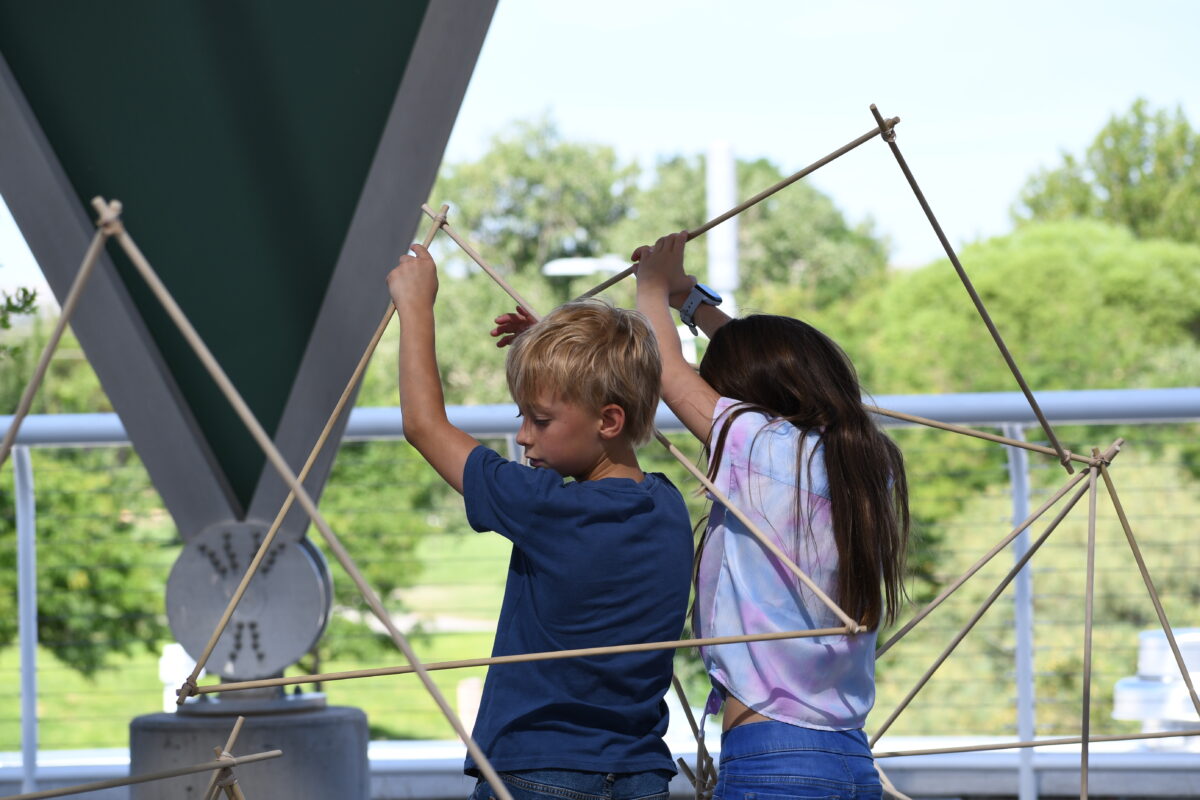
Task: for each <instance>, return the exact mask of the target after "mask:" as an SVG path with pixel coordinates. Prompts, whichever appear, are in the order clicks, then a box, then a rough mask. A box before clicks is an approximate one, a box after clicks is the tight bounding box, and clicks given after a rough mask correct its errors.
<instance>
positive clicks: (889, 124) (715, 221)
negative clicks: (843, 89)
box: [579, 117, 900, 299]
mask: <svg viewBox="0 0 1200 800" xmlns="http://www.w3.org/2000/svg"><path fill="white" fill-rule="evenodd" d="M899 124H900V118H899V117H892V118H891V119H889V120H885V121H884V122H883V123H881V124H880V126H879V127H876V128H872V129H871V130H869V131H867V132H866V133H864V134H863V135H862V136H860V137H858V138H857V139H855V140H854V141H852V142H850V143H849V144H846V145H843V146H842V147H839V148H838V149H837V150H834V151H833V152H832V153H830V154H829V155H827V156H824V157H823V158H819V159H817V160H816V161H814V162H813V163H811V164H809V165H808V166H807V167H804V168H803V169H801V170H798V171H796V172H794V173H792V174H791V175H789V176H788V177H786V178H784V179H783V180H781V181H779V182H778V183H776V184H774V185H772V186H769V187H768V188H766V189H763V190H762V191H761V192H759V193H758V194H756V195H754V197H751V198H750V199H748V200H745V201H743V202H741V203H739V204H738V205H736V206H734V207H733V208H731V209H729V210H728V211H726V212H725V213H724V214H721V215H719V216H716V217H713V218H712V219H710V220H709V221H708V222H706V223H704V224H703V225H701V226H700V227H699V228H696V229H695V230H689V231H688V236H687V238H688V241H689V242H690V241H691V240H692V239H695V238H696V237H697V236H699V235H700V234H702V233H707V232H708V231H709V230H711V229H712V228H715V227H716V226H718V225H720V224H721V223H722V222H724V221H725V220H727V219H731V218H732V217H736V216H737V215H738V214H740V213H742V212H743V211H745V210H746V209H747V208H750V207H751V206H753V205H757V204H758V203H761V202H762V201H763V200H766V199H767V198H768V197H770V196H771V195H773V194H775V193H776V192H778V191H779V190H780V189H786V188H787V187H789V186H791V185H792V184H793V183H795V182H796V181H798V180H800V179H801V178H803V177H805V176H807V175H809V174H811V173H813V172H816V171H817V170H818V169H820V168H821V167H823V166H825V165H826V164H828V163H829V162H830V161H833V160H834V159H836V158H839V157H841V156H844V155H845V154H846V153H849V152H850V151H851V150H853V149H854V148H856V147H858V146H859V145H861V144H866V143H867V142H869V141H871V140H872V139H874V138H875V137H876V136H879V134H880V131H881V130H882V129H885V128H886V129H887V130H891V129H892V128H894V127H895V126H897V125H899ZM636 270H637V266H636V265H630V266H629V267H626V268H625V269H624V270H623V271H621V272H618V273H617V274H616V275H613V276H612V277H611V278H609V279H608V280H606V281H604V282H603V283H600V284H598V285H596V286H593V287H592V288H591V289H588V290H587V291H586V292H584V293H583V294H581V295H580V296H579V297H580V299H582V298H584V297H594V296H596V295H598V294H600V292H602V291H604V290H605V289H607V288H608V287H610V286H612V285H614V284H617V283H620V282H621V281H623V280H625V279H626V278H628V277H629V276H630V275H632V274H633V273H634V272H635V271H636Z"/></svg>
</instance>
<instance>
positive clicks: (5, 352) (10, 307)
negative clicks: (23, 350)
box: [0, 287, 37, 363]
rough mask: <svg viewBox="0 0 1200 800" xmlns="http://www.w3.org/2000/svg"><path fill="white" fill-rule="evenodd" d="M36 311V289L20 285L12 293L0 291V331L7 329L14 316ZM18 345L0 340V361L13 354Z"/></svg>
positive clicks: (9, 328)
mask: <svg viewBox="0 0 1200 800" xmlns="http://www.w3.org/2000/svg"><path fill="white" fill-rule="evenodd" d="M36 311H37V291H36V290H34V289H27V288H25V287H21V288H19V289H17V290H16V291H15V292H13V293H11V294H10V293H9V292H3V291H0V332H5V331H9V330H11V329H12V326H13V318H14V317H22V316H28V315H30V314H33V313H34V312H36ZM6 338H7V337H6ZM19 347H20V345H13V344H9V343H8V342H7V341H0V363H3V361H4V360H5V359H6V357H7V356H11V355H12V354H13V350H14V348H19Z"/></svg>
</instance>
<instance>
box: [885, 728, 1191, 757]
mask: <svg viewBox="0 0 1200 800" xmlns="http://www.w3.org/2000/svg"><path fill="white" fill-rule="evenodd" d="M1176 736H1200V729H1195V730H1187V731H1157V732H1155V733H1131V734H1119V733H1118V734H1106V735H1103V736H1093V737H1091V741H1093V742H1137V741H1141V740H1143V739H1173V738H1175V737H1176ZM1082 743H1083V738H1082V737H1079V736H1071V737H1065V738H1059V739H1037V740H1034V741H1032V742H997V743H995V744H968V745H962V746H960V747H933V748H930V749H928V750H895V751H890V752H886V753H874V754H873V755H874V756H875V758H900V757H902V756H933V755H941V754H943V753H983V752H987V751H989V750H1015V749H1018V748H1022V747H1055V746H1059V745H1072V744H1082Z"/></svg>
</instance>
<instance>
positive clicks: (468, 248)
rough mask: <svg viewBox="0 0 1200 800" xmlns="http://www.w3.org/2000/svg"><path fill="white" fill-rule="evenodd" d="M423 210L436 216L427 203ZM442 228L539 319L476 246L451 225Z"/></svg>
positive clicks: (481, 267)
mask: <svg viewBox="0 0 1200 800" xmlns="http://www.w3.org/2000/svg"><path fill="white" fill-rule="evenodd" d="M421 210H422V211H424V212H425V214H426V215H427V216H430V217H433V216H434V213H433V209H432V208H430V207H429V205H428V204H427V203H422V204H421ZM442 229H443V230H444V231H446V235H447V236H449V237H450V238H451V239H453V240H454V243H455V244H457V245H458V246H459V247H461V248H462V251H463V252H464V253H466V254H467V255H468V256H470V257H471V260H472V261H474V262H475V263H476V264H478V265H479V267H480V269H482V270H483V271H484V272H486V273H487V274H488V276H489V277H491V279H492V280H493V281H495V282H496V283H497V284H498V285H499V286H500V288H501V289H503V290H504V291H505V293H506V294H507V295H508V296H509V297H511V298H512V299H513V301H514V302H516V304H517V305H519V306H520V307H521V308H523V309H525V310H526V311H528V312H529V315H530V316H532V317H533V318H534V319H535V320H536V319H537V314H536V313H535V312H534V310H533V307H532V306H530V305H529V303H528V302H526V300H525V298H523V297H521V295H520V294H518V293H517V290H516V289H514V288H512V287H511V286H509V285H508V281H506V280H504V278H503V277H502V276H501V275H500V273H499V272H497V271H496V270H495V269H493V268H492V266H491V265H490V264H488V263H487V262H486V261H484V260H483V256H481V255H479V253H478V252H476V250H475V248H473V247H471V245H470V244H469V243H468V242H467V241H466V240H465V239H463V238H462V237H461V236H459V235H458V232H457V231H455V230H454V229H453V228H451V227H450V226H449V225H447V224H443V225H442Z"/></svg>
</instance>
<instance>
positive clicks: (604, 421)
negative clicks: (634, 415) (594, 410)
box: [599, 403, 625, 439]
mask: <svg viewBox="0 0 1200 800" xmlns="http://www.w3.org/2000/svg"><path fill="white" fill-rule="evenodd" d="M624 431H625V409H623V408H621V407H620V406H619V405H617V404H616V403H609V404H608V405H606V406H601V407H600V429H599V433H600V438H601V439H615V438H617V437H618V436H620V435H621V434H622V433H623V432H624Z"/></svg>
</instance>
